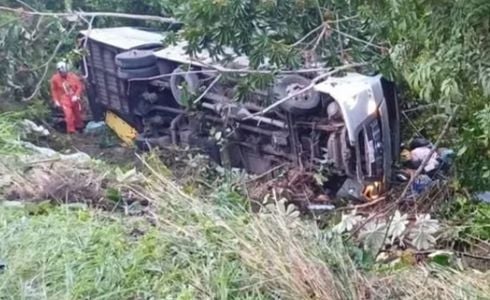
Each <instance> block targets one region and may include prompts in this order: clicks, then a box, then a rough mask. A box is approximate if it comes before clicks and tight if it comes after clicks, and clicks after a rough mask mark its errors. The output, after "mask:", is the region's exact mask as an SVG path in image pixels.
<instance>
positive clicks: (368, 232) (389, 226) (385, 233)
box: [332, 210, 440, 253]
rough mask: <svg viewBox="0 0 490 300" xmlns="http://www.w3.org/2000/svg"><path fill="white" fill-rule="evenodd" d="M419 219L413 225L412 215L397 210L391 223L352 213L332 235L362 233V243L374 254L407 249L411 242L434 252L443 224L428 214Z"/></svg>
mask: <svg viewBox="0 0 490 300" xmlns="http://www.w3.org/2000/svg"><path fill="white" fill-rule="evenodd" d="M415 218H416V220H415V222H410V221H409V220H408V215H406V214H401V213H400V211H398V210H397V211H395V212H394V214H393V215H392V216H391V217H389V219H388V220H386V219H384V218H381V217H373V218H368V219H366V218H365V217H363V216H361V215H358V214H357V212H356V211H352V212H351V213H349V214H343V215H342V220H341V221H340V223H338V224H337V225H335V226H334V227H333V228H332V232H334V233H337V234H342V233H345V232H355V231H354V230H356V231H359V234H358V240H359V241H360V242H361V243H362V244H363V245H364V248H365V249H366V250H368V251H370V252H372V253H376V252H377V251H380V250H382V249H383V248H384V246H385V245H392V246H394V245H395V244H399V245H405V244H406V243H407V242H409V243H410V244H411V245H413V247H414V248H415V249H417V250H427V249H430V248H432V247H433V246H434V245H435V242H436V237H435V234H436V233H437V232H438V231H439V230H440V224H439V221H438V220H436V219H432V218H431V216H430V215H428V214H426V215H424V214H422V215H416V216H415ZM395 242H396V243H395Z"/></svg>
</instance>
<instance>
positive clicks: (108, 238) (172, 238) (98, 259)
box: [0, 165, 490, 299]
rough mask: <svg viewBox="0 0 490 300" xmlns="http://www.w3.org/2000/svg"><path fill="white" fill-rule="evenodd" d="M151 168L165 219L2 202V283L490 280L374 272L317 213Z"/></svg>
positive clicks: (166, 293)
mask: <svg viewBox="0 0 490 300" xmlns="http://www.w3.org/2000/svg"><path fill="white" fill-rule="evenodd" d="M149 167H150V168H152V169H153V167H155V168H158V166H153V165H152V166H149ZM148 180H150V181H149V182H148V184H149V186H148V191H149V194H148V197H149V198H150V199H151V201H152V203H153V204H154V205H155V208H156V210H155V211H154V213H153V214H152V215H151V218H153V223H154V224H155V226H151V225H150V224H149V223H148V222H147V220H146V219H145V218H139V217H123V216H118V215H114V214H111V215H108V214H107V213H104V212H100V211H91V210H88V209H87V208H83V207H80V208H78V207H74V208H70V207H69V206H61V207H58V208H56V207H50V208H49V207H43V209H38V210H32V209H29V210H27V209H26V210H23V209H22V208H8V207H5V206H4V205H1V204H0V220H2V221H1V222H0V240H1V241H2V243H0V258H1V259H2V260H3V261H5V262H6V264H7V268H6V269H5V270H4V271H3V272H2V271H0V293H1V294H2V295H4V296H6V299H17V298H36V299H58V298H70V299H85V298H97V297H99V298H111V299H112V298H117V299H133V298H145V299H146V298H157V299H201V298H204V299H277V298H278V297H280V298H281V299H358V298H362V296H364V295H365V293H366V290H370V291H373V290H376V295H377V298H379V299H393V298H403V297H408V296H410V297H414V299H426V298H431V299H459V298H458V297H467V298H471V297H473V298H478V297H483V295H485V293H488V292H489V291H488V288H489V286H490V285H489V283H488V276H487V277H486V276H485V274H481V275H477V274H464V273H459V272H456V271H453V270H449V269H437V268H433V267H424V268H420V269H419V268H410V269H402V270H398V271H393V270H386V269H385V270H384V271H383V272H376V271H374V270H371V271H370V272H369V273H364V271H360V270H359V269H357V264H356V263H354V261H352V259H351V258H350V257H349V255H348V254H349V253H353V252H354V251H352V250H351V249H350V248H347V247H346V246H345V245H343V244H342V242H341V241H339V240H336V239H333V240H332V239H323V238H322V234H321V233H320V232H319V231H318V229H316V227H315V226H314V224H310V223H308V222H299V223H298V225H297V226H294V227H291V226H289V224H290V222H289V221H288V220H289V217H290V214H284V213H283V212H280V211H277V212H275V210H274V209H272V210H271V211H270V212H269V214H268V217H267V218H263V217H260V216H254V215H252V214H251V213H250V212H247V211H244V210H240V211H237V210H234V209H229V208H228V207H226V205H221V206H216V205H215V204H214V203H212V202H208V201H206V200H204V199H195V198H192V197H189V196H187V195H186V194H184V193H183V192H182V190H180V189H179V187H177V186H176V185H175V184H174V183H173V182H172V181H170V180H168V179H167V178H165V177H163V176H161V175H159V174H153V175H151V177H148ZM222 203H226V201H223V202H222ZM40 205H42V204H40ZM34 211H35V212H36V213H35V214H33V212H34ZM281 211H282V210H281ZM148 217H150V216H148ZM359 259H360V261H359V262H361V261H364V262H363V264H365V265H366V266H367V265H368V262H367V260H366V261H365V259H363V258H359ZM371 265H372V262H371ZM414 295H415V296H414Z"/></svg>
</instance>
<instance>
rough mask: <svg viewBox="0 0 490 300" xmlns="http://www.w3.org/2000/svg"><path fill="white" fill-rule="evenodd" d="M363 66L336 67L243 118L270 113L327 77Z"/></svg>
mask: <svg viewBox="0 0 490 300" xmlns="http://www.w3.org/2000/svg"><path fill="white" fill-rule="evenodd" d="M365 65H366V63H357V64H348V65H344V66H340V67H336V68H334V69H333V70H332V71H330V72H327V73H324V74H321V75H318V76H317V77H315V78H313V79H312V81H311V83H310V84H309V85H308V86H306V87H305V88H303V89H301V90H299V91H298V92H296V93H293V94H290V95H289V96H287V97H285V98H282V99H280V100H278V101H276V102H274V103H273V104H271V105H269V106H268V107H266V108H264V109H263V110H261V111H259V112H256V113H254V114H252V115H250V116H249V117H247V118H245V120H248V119H250V118H252V117H256V116H259V115H263V114H265V113H267V112H269V111H271V110H272V109H274V108H276V107H278V106H279V105H281V104H283V103H284V102H286V101H288V100H290V99H292V98H294V97H296V96H299V95H301V94H303V93H304V92H307V91H308V90H310V89H312V88H313V87H314V86H315V85H316V84H317V83H318V82H319V81H321V80H323V79H325V78H327V77H329V76H330V75H333V74H335V73H338V72H340V71H344V70H347V69H352V68H357V67H362V66H365Z"/></svg>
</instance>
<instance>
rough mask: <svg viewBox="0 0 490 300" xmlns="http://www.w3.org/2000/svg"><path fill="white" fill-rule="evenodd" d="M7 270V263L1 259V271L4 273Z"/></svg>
mask: <svg viewBox="0 0 490 300" xmlns="http://www.w3.org/2000/svg"><path fill="white" fill-rule="evenodd" d="M6 268H7V263H6V262H4V261H3V260H1V259H0V271H3V270H5V269H6Z"/></svg>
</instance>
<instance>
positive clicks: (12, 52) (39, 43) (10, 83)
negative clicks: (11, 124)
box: [0, 17, 74, 101]
mask: <svg viewBox="0 0 490 300" xmlns="http://www.w3.org/2000/svg"><path fill="white" fill-rule="evenodd" d="M66 26H67V28H68V29H66V28H65V27H64V25H63V24H62V23H61V22H60V21H58V20H55V19H50V18H31V17H26V18H23V19H22V18H13V19H11V20H10V21H9V23H8V24H6V25H5V26H2V27H0V47H1V48H2V51H1V52H0V60H1V61H2V62H3V63H2V64H1V65H0V74H1V75H0V80H1V84H0V95H2V100H1V101H7V99H16V100H18V101H20V100H23V99H25V98H32V96H34V97H36V98H40V99H43V98H44V99H49V94H48V93H47V84H46V82H47V79H49V75H50V74H51V73H52V70H53V66H52V64H54V63H55V62H56V61H53V59H51V58H52V57H53V58H57V57H59V56H61V54H60V55H59V56H56V55H55V54H56V53H54V52H55V49H56V50H57V51H58V52H59V53H67V52H68V51H69V50H70V49H72V47H73V44H74V39H73V33H74V32H73V29H74V27H73V26H74V25H71V24H68V25H66ZM58 45H59V47H58ZM53 53H54V54H53ZM41 79H44V80H45V81H46V82H41V84H42V85H41V90H40V93H39V94H38V93H37V92H36V91H37V88H38V83H39V80H41ZM10 101H11V100H10Z"/></svg>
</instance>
